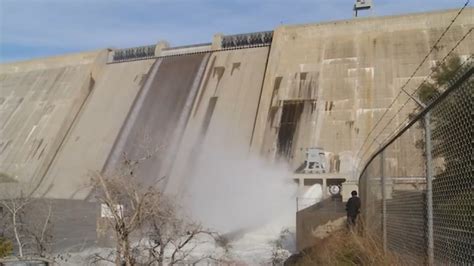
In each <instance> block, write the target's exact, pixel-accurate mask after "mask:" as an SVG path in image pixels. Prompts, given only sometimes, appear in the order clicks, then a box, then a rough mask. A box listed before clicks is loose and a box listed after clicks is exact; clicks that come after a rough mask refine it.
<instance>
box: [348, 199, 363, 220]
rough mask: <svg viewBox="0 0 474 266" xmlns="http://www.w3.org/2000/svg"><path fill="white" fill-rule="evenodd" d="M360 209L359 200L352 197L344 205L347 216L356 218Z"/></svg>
mask: <svg viewBox="0 0 474 266" xmlns="http://www.w3.org/2000/svg"><path fill="white" fill-rule="evenodd" d="M359 209H360V198H359V197H357V196H352V198H350V199H349V200H348V201H347V203H346V211H347V216H353V217H354V216H357V214H359Z"/></svg>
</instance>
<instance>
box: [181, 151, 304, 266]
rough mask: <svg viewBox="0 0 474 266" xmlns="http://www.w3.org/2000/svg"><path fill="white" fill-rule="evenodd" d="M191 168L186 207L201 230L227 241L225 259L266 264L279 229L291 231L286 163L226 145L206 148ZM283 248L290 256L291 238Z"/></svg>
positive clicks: (293, 189)
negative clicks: (225, 237) (200, 226)
mask: <svg viewBox="0 0 474 266" xmlns="http://www.w3.org/2000/svg"><path fill="white" fill-rule="evenodd" d="M203 152H204V154H205V155H201V156H200V159H199V163H197V164H195V165H196V166H197V168H196V169H194V170H193V173H192V178H191V181H190V182H189V184H187V186H188V189H187V193H186V196H185V197H184V198H183V202H184V206H185V207H186V209H187V210H188V211H189V212H190V213H191V216H192V217H193V218H194V219H196V220H197V221H199V222H201V223H202V224H203V226H205V227H207V228H210V229H211V230H215V231H217V232H219V233H221V234H224V235H227V236H228V237H229V240H230V241H231V242H230V245H231V250H230V252H229V259H231V260H238V261H241V262H244V263H246V264H256V263H265V262H268V261H269V259H270V257H271V255H272V250H273V248H274V245H273V244H272V243H271V242H272V241H274V240H276V239H278V238H279V236H280V232H281V230H282V229H283V228H288V229H290V230H291V231H294V228H295V214H296V204H295V203H296V193H297V186H296V184H295V183H294V182H293V180H292V176H293V174H292V171H290V169H289V168H288V166H287V165H286V164H278V165H276V164H272V163H268V162H265V161H264V160H262V159H260V158H257V157H254V156H249V155H248V154H247V153H246V151H242V150H240V151H239V150H237V149H229V146H226V147H223V148H222V149H220V148H213V149H209V148H206V149H205V150H204V151H203ZM286 242H287V243H285V248H286V249H289V250H290V251H293V250H292V249H294V239H293V240H291V239H290V240H289V241H286Z"/></svg>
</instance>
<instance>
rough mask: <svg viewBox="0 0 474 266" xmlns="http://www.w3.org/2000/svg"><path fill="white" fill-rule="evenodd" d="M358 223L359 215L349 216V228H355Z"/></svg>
mask: <svg viewBox="0 0 474 266" xmlns="http://www.w3.org/2000/svg"><path fill="white" fill-rule="evenodd" d="M356 221H357V215H347V225H348V226H349V228H351V229H352V228H354V226H355V225H356Z"/></svg>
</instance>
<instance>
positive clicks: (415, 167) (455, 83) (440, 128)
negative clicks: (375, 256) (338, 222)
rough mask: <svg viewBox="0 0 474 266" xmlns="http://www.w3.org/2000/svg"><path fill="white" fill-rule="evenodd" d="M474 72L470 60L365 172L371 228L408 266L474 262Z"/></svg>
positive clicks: (363, 191)
mask: <svg viewBox="0 0 474 266" xmlns="http://www.w3.org/2000/svg"><path fill="white" fill-rule="evenodd" d="M473 67H474V63H473V60H472V56H471V57H469V58H468V59H467V60H466V61H465V62H464V63H463V64H462V66H461V67H460V68H459V69H458V70H457V71H456V74H455V76H454V77H453V78H452V79H451V80H450V82H448V83H447V85H446V86H444V87H442V88H437V92H438V94H437V95H436V97H434V98H433V99H429V100H428V101H426V102H425V103H426V106H424V107H423V108H421V109H422V110H421V111H420V112H419V113H418V114H416V115H412V116H411V119H410V122H409V123H408V124H407V125H406V126H404V127H403V128H401V129H400V130H398V131H396V132H394V133H393V136H392V137H391V138H390V139H388V141H387V142H386V143H383V144H381V145H380V147H379V149H378V150H377V151H376V152H375V153H374V154H373V155H372V156H371V157H370V158H369V159H368V161H367V163H366V164H365V166H364V167H363V168H362V171H361V175H360V178H359V190H360V195H361V200H362V207H361V217H362V221H363V225H364V231H365V232H367V233H370V234H371V235H372V236H375V237H376V238H379V240H380V241H381V242H382V243H383V245H384V248H385V249H386V250H389V251H391V252H394V253H395V254H397V255H398V256H399V257H400V259H401V260H402V262H403V263H404V264H408V265H423V264H428V265H448V264H449V265H451V264H455V265H472V264H474V241H473V239H474V227H473V218H474V208H473V206H474V179H473V165H472V162H473V143H474V142H473V128H474V126H473V125H474V123H473V118H474V108H473V105H474V79H473V77H472V73H473Z"/></svg>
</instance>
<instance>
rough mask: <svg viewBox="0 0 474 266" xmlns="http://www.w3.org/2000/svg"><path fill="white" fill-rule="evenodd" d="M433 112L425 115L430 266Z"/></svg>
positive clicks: (431, 260) (431, 255)
mask: <svg viewBox="0 0 474 266" xmlns="http://www.w3.org/2000/svg"><path fill="white" fill-rule="evenodd" d="M430 116H431V112H427V113H426V114H425V117H424V119H425V121H424V122H425V152H426V212H427V215H426V216H427V217H426V218H427V221H426V223H427V232H426V234H427V240H428V246H427V253H428V265H430V266H432V265H434V239H433V183H432V181H433V165H432V158H431V154H432V153H431V151H432V145H431V126H430V120H431V119H430Z"/></svg>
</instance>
